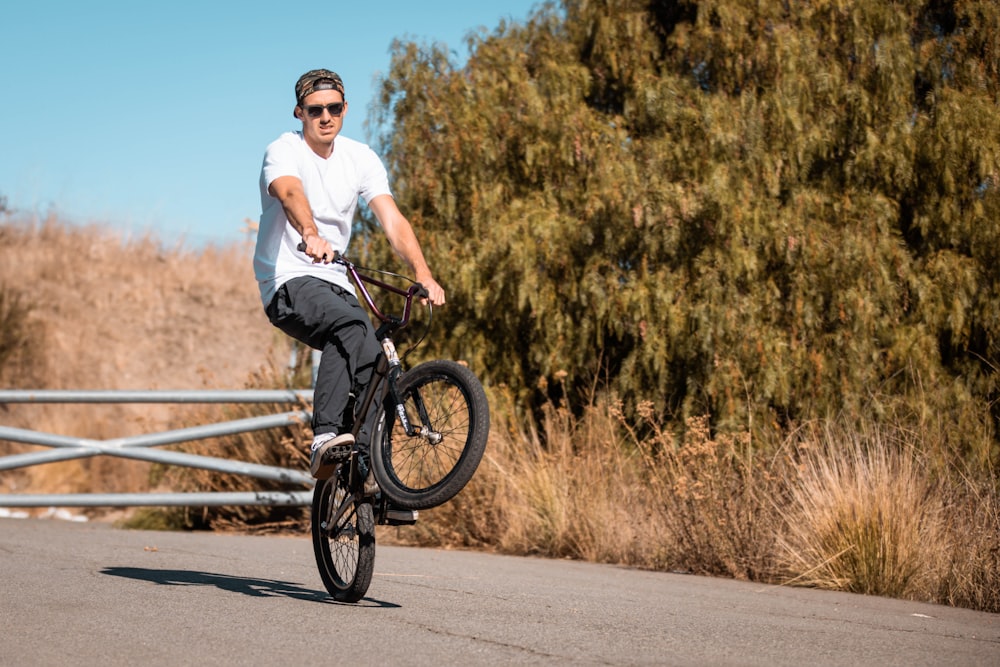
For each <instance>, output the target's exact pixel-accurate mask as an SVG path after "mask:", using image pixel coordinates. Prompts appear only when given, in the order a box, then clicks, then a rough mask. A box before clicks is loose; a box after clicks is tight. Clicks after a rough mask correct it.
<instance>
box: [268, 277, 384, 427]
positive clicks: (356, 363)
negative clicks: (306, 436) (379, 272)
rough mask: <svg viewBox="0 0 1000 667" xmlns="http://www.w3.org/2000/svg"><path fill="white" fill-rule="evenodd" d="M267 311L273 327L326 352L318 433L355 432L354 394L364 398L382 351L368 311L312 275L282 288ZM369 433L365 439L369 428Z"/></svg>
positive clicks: (316, 402)
mask: <svg viewBox="0 0 1000 667" xmlns="http://www.w3.org/2000/svg"><path fill="white" fill-rule="evenodd" d="M265 312H266V313H267V317H268V319H270V320H271V324H273V325H274V326H276V327H278V328H279V329H281V330H282V331H284V332H285V333H286V334H288V335H289V336H291V337H292V338H295V339H296V340H299V341H301V342H303V343H305V344H306V345H308V346H310V347H312V348H315V349H317V350H321V351H322V352H323V356H322V359H321V361H320V364H319V371H318V373H317V375H316V388H315V393H314V396H313V417H312V428H313V433H314V434H315V435H319V434H321V433H348V432H350V430H351V428H352V427H353V425H354V415H352V414H351V405H352V403H353V402H352V401H351V400H350V395H351V393H354V395H355V396H357V397H358V399H359V400H360V398H361V396H362V394H363V392H364V390H365V388H366V387H367V386H368V383H369V382H370V381H371V378H372V372H373V371H374V369H375V364H376V362H377V361H378V355H379V354H380V352H381V348H380V346H379V344H378V341H377V340H376V339H375V330H374V328H373V327H372V323H371V319H370V318H369V317H368V313H367V312H366V311H365V310H364V308H362V307H361V304H359V303H358V300H357V299H356V298H355V297H354V295H353V294H351V293H350V292H348V291H347V290H345V289H343V288H342V287H340V286H339V285H334V284H333V283H330V282H327V281H325V280H321V279H319V278H314V277H312V276H304V277H300V278H293V279H291V280H289V281H288V282H286V283H285V284H284V285H282V286H281V287H280V288H278V292H277V294H275V295H274V298H273V299H272V300H271V303H270V304H268V306H267V308H265ZM372 412H376V411H374V410H373V411H372ZM364 431H365V433H364V434H363V435H362V436H361V437H359V440H361V441H366V440H367V438H365V437H364V436H367V434H368V433H370V428H365V429H364Z"/></svg>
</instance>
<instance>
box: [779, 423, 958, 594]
mask: <svg viewBox="0 0 1000 667" xmlns="http://www.w3.org/2000/svg"><path fill="white" fill-rule="evenodd" d="M797 444H798V451H799V453H800V455H801V463H800V465H799V469H798V474H797V476H796V477H795V479H794V480H791V488H790V498H791V502H790V503H789V505H788V507H787V508H784V509H782V512H783V514H784V515H785V520H786V526H787V527H786V531H785V534H784V535H783V536H782V541H781V546H782V553H781V556H782V559H783V564H784V569H785V571H786V572H787V573H788V574H789V575H790V576H789V583H795V584H799V585H808V586H816V587H820V588H829V589H833V590H842V591H851V592H855V593H864V594H868V595H885V596H892V597H908V598H917V599H928V597H930V596H931V595H932V590H933V588H934V582H936V581H937V580H938V578H939V576H940V572H941V570H942V568H943V566H944V564H945V562H946V561H947V559H948V556H949V553H948V552H949V542H948V534H947V531H946V524H945V521H944V517H945V506H944V502H943V497H942V493H941V489H940V486H939V485H938V484H936V483H935V482H934V481H932V478H931V477H930V476H929V475H928V474H927V471H926V468H925V467H924V465H923V463H922V458H921V456H920V455H919V453H918V451H917V449H916V448H915V447H914V443H912V442H910V441H909V439H908V437H907V436H906V434H905V433H903V432H900V431H890V432H887V431H884V430H881V429H875V430H874V431H873V432H871V433H862V432H860V431H858V430H855V429H848V430H845V429H836V428H834V427H832V426H830V425H826V427H825V428H822V429H819V428H816V429H812V430H810V431H809V432H808V433H807V434H806V436H805V437H804V439H803V440H802V441H800V442H799V443H797Z"/></svg>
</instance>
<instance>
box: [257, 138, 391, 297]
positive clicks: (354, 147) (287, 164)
mask: <svg viewBox="0 0 1000 667" xmlns="http://www.w3.org/2000/svg"><path fill="white" fill-rule="evenodd" d="M281 176H295V177H296V178H298V179H299V180H301V181H302V187H303V189H304V190H305V193H306V198H307V199H308V200H309V205H310V206H311V207H312V212H313V219H314V220H315V222H316V227H317V228H318V230H319V234H320V236H322V237H323V238H325V239H326V240H327V241H328V242H329V243H330V245H331V246H332V247H333V249H334V250H339V251H340V252H344V251H345V250H346V249H347V244H348V242H350V240H351V225H352V222H353V221H354V213H355V211H356V210H357V208H358V198H359V196H360V197H364V199H365V203H368V202H370V201H371V200H372V199H374V198H375V197H377V196H379V195H391V194H392V193H391V192H390V190H389V179H388V176H387V175H386V171H385V165H383V164H382V160H380V159H379V157H378V155H376V154H375V151H373V150H372V149H371V148H369V147H368V146H367V145H366V144H363V143H361V142H360V141H355V140H353V139H348V138H346V137H341V136H338V137H337V138H336V140H335V141H334V144H333V155H331V156H330V157H329V158H328V159H323V158H321V157H320V156H319V155H316V153H314V152H313V150H312V149H311V148H309V145H308V144H307V143H306V142H305V139H304V138H303V137H302V133H301V132H286V133H284V134H282V135H281V136H280V137H278V138H277V139H275V140H274V141H273V142H272V143H271V144H270V145H269V146H268V147H267V150H266V151H265V153H264V164H263V166H262V167H261V170H260V205H261V214H260V228H259V229H258V230H257V247H256V249H255V250H254V256H253V268H254V275H255V276H256V278H257V284H258V285H259V287H260V298H261V300H262V301H263V302H264V305H265V306H267V304H269V303H270V302H271V299H272V298H273V297H274V294H275V292H277V291H278V288H279V287H281V285H282V284H284V283H285V282H287V281H289V280H291V279H292V278H296V277H299V276H307V275H312V276H316V277H318V278H322V279H323V280H328V281H330V282H332V283H336V284H337V285H340V286H341V287H344V288H345V289H348V290H350V291H352V292H353V291H354V288H353V287H352V285H351V283H350V280H349V279H348V277H347V272H346V271H345V270H344V267H342V266H340V265H339V264H313V263H312V259H310V258H309V257H308V256H307V255H306V254H305V253H304V252H301V251H299V250H298V248H297V246H298V244H299V243H300V242H301V241H302V238H301V237H300V236H299V234H298V232H296V231H295V229H294V228H293V227H292V226H291V225H290V224H289V222H288V218H286V217H285V209H284V208H283V207H282V206H281V202H280V201H279V200H278V199H277V198H276V197H272V196H271V195H270V194H269V193H268V191H267V189H268V187H269V186H270V185H271V183H273V182H274V181H275V179H277V178H279V177H281Z"/></svg>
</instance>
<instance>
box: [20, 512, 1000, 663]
mask: <svg viewBox="0 0 1000 667" xmlns="http://www.w3.org/2000/svg"><path fill="white" fill-rule="evenodd" d="M0 577H2V584H0V665H5V666H6V665H11V666H14V665H16V666H18V667H21V666H25V665H102V666H103V665H144V666H146V665H168V664H169V665H195V664H196V665H274V664H286V665H313V664H323V663H327V664H329V663H342V664H343V663H344V662H345V661H346V663H353V664H359V665H386V664H388V665H452V664H454V665H673V664H677V665H878V666H879V667H888V666H890V665H908V666H909V665H990V666H992V667H997V666H998V665H1000V615H997V614H985V613H977V612H972V611H968V610H963V609H953V608H948V607H941V606H935V605H927V604H918V603H912V602H904V601H898V600H888V599H881V598H871V597H864V596H857V595H849V594H844V593H831V592H824V591H814V590H806V589H797V588H784V587H776V586H763V585H758V584H750V583H745V582H737V581H730V580H724V579H710V578H704V577H692V576H685V575H676V574H663V573H653V572H642V571H637V570H630V569H625V568H619V567H613V566H605V565H591V564H586V563H577V562H568V561H550V560H541V559H532V558H513V557H506V556H496V555H488V554H481V553H468V552H455V551H441V550H431V549H410V548H401V547H385V546H380V547H379V548H378V551H377V555H376V565H375V577H374V580H373V582H372V586H371V588H370V590H369V597H368V598H366V599H365V600H363V601H362V602H361V603H359V604H356V605H345V604H337V603H334V602H332V601H330V599H329V598H328V596H327V595H326V593H325V591H324V590H323V585H322V583H321V582H320V579H319V575H318V574H317V572H316V568H315V564H314V562H313V555H312V546H311V543H310V542H309V540H308V539H307V538H305V537H303V538H297V537H296V538H289V537H246V536H234V535H216V534H186V533H161V532H139V531H123V530H116V529H113V528H110V527H109V526H106V525H101V524H75V523H67V522H62V521H54V520H16V519H0Z"/></svg>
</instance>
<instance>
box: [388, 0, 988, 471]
mask: <svg viewBox="0 0 1000 667" xmlns="http://www.w3.org/2000/svg"><path fill="white" fill-rule="evenodd" d="M469 47H470V49H469V50H470V53H471V56H470V58H469V60H468V62H467V63H465V64H464V65H461V66H459V65H458V64H457V63H456V62H454V61H453V60H452V59H451V58H450V57H449V55H448V52H447V51H446V50H445V47H444V46H441V45H429V46H428V45H416V44H413V43H404V42H398V43H396V44H395V45H394V50H393V53H394V55H393V62H392V66H391V70H390V71H389V73H388V74H387V76H386V77H385V79H384V80H383V81H382V83H381V99H380V105H379V106H378V107H377V108H376V109H375V111H374V114H373V117H372V119H371V120H372V124H373V126H374V127H376V128H378V129H379V130H380V131H381V132H382V134H381V135H380V141H381V143H382V146H381V148H382V149H383V151H384V152H385V154H386V155H387V157H388V159H389V162H390V165H391V170H392V172H393V176H394V179H395V181H394V183H395V189H396V195H397V199H398V200H399V202H400V205H401V207H402V209H403V210H404V211H405V212H406V213H407V214H408V215H409V216H410V217H411V219H412V220H413V222H414V224H415V225H416V226H417V227H418V229H419V230H420V234H421V238H422V242H423V244H424V246H425V251H426V252H427V254H428V256H429V260H430V262H431V265H432V268H433V269H434V270H435V271H436V273H437V277H438V278H439V280H440V281H441V282H442V283H443V284H444V285H445V287H446V289H447V290H448V293H449V305H448V307H447V308H446V309H444V310H443V312H442V317H443V318H444V319H445V320H446V322H445V325H444V326H445V327H446V329H447V330H448V331H449V332H451V333H450V335H449V336H447V337H439V339H438V341H437V344H438V345H439V346H440V348H439V349H438V350H436V352H438V353H444V354H448V355H450V356H454V357H458V358H463V359H466V360H468V361H469V362H470V363H471V364H472V365H473V367H474V368H475V369H476V371H477V372H478V373H479V374H481V375H482V376H483V377H484V378H486V379H487V380H489V381H491V382H493V383H504V384H506V385H508V386H509V387H511V389H512V390H514V391H515V392H516V394H517V395H518V396H520V397H521V400H522V402H523V405H525V406H526V407H527V408H537V406H539V405H541V404H543V403H544V401H545V400H546V399H547V398H551V397H557V398H561V397H562V396H563V395H565V396H566V397H567V398H568V400H569V402H570V405H582V404H583V403H584V401H583V397H584V396H586V393H587V392H588V391H590V390H591V387H592V383H593V381H594V379H595V378H598V379H601V380H602V381H606V382H607V383H608V384H609V386H610V387H611V388H613V389H614V390H615V391H616V392H617V393H618V394H619V395H621V396H623V397H624V398H625V399H626V402H627V403H629V404H632V405H634V404H635V403H636V402H637V401H638V400H641V399H652V400H653V401H654V402H655V404H656V405H657V407H658V409H659V410H660V411H661V412H663V413H664V414H671V415H675V416H677V417H688V416H692V415H699V414H711V415H712V416H713V420H714V425H715V426H716V427H722V428H727V429H728V428H740V427H742V426H746V425H748V423H749V422H753V425H754V426H755V427H765V428H769V427H771V426H785V425H788V424H791V423H796V422H798V421H800V420H803V419H806V418H812V417H826V416H831V415H843V414H846V415H855V416H857V417H860V416H861V415H862V414H874V415H876V416H879V415H887V414H889V413H892V414H893V416H894V417H900V416H903V417H907V418H916V419H927V418H929V417H931V416H933V417H934V418H938V419H940V418H942V415H950V416H948V417H944V419H946V421H947V420H950V421H949V425H950V426H951V427H954V428H950V427H949V428H943V429H942V430H941V432H942V433H951V432H955V433H960V434H963V435H956V436H954V437H955V438H963V437H965V436H970V438H969V439H970V440H977V438H976V437H975V436H977V435H981V434H984V433H987V434H988V433H989V432H991V429H992V423H991V420H990V418H989V415H990V410H992V417H993V420H995V419H996V418H998V417H1000V408H998V407H997V406H998V401H997V399H998V398H1000V387H998V384H997V377H998V376H997V372H996V371H997V368H998V365H1000V347H998V346H1000V318H998V317H997V313H998V312H1000V289H998V287H1000V262H998V254H1000V226H998V213H1000V190H998V187H1000V107H998V102H1000V66H998V62H1000V7H998V6H997V4H996V3H994V2H985V1H983V2H979V1H972V0H932V1H929V2H875V1H871V0H868V1H865V0H856V1H851V0H839V1H838V0H828V1H819V2H810V3H788V2H779V1H777V0H763V1H762V2H757V3H752V4H750V5H748V3H744V2H738V1H737V0H704V1H693V0H692V1H690V2H666V1H663V0H653V1H652V2H650V1H649V0H646V1H642V2H640V1H639V0H603V1H590V0H566V1H565V2H563V3H562V7H559V8H557V7H555V6H553V5H551V4H547V5H545V6H543V7H541V8H540V9H538V10H537V11H536V12H535V14H534V15H533V16H531V17H530V19H529V20H528V21H527V22H525V23H524V24H519V23H512V24H503V25H501V26H500V27H499V28H498V29H497V30H496V31H494V32H493V33H492V34H484V33H480V34H476V35H472V36H470V37H469ZM373 251H374V252H376V253H378V252H385V251H384V250H379V249H378V248H377V247H374V246H373ZM564 392H565V394H564ZM978 441H982V438H978ZM937 444H938V445H940V446H942V447H945V448H951V447H954V446H961V443H958V442H942V443H937ZM978 454H979V455H980V456H983V457H990V456H995V455H996V451H995V450H994V452H992V453H991V452H979V453H978Z"/></svg>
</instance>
